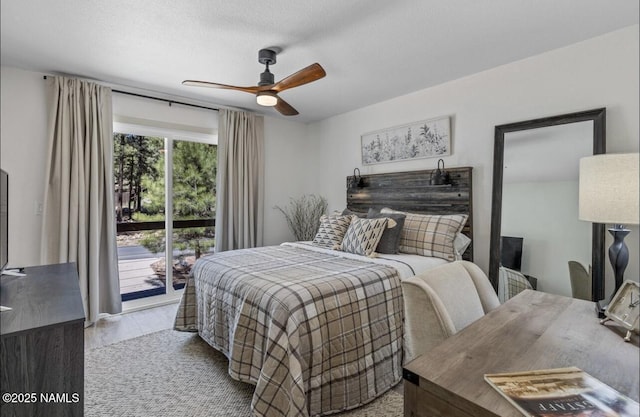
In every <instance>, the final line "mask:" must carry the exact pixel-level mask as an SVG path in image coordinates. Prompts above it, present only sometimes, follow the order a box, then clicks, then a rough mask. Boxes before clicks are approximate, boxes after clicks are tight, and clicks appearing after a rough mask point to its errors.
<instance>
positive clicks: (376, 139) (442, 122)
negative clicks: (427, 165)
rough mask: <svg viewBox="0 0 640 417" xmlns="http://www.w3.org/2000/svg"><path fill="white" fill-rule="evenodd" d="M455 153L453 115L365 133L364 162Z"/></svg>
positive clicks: (363, 145)
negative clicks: (452, 137) (452, 131)
mask: <svg viewBox="0 0 640 417" xmlns="http://www.w3.org/2000/svg"><path fill="white" fill-rule="evenodd" d="M450 154H451V129H450V119H449V117H443V118H440V119H433V120H426V121H421V122H415V123H410V124H406V125H402V126H396V127H392V128H389V129H383V130H379V131H376V132H371V133H366V134H364V135H362V163H363V164H364V165H370V164H379V163H383V162H394V161H404V160H408V159H417V158H437V157H441V156H445V155H450Z"/></svg>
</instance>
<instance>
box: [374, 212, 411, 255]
mask: <svg viewBox="0 0 640 417" xmlns="http://www.w3.org/2000/svg"><path fill="white" fill-rule="evenodd" d="M384 217H387V218H390V219H393V220H394V221H395V223H396V224H395V226H391V225H389V224H387V228H386V229H384V232H383V233H382V237H381V238H380V242H378V246H377V247H376V252H377V253H388V254H396V253H398V251H399V249H400V236H401V235H402V228H403V227H404V219H405V218H406V217H407V216H405V215H404V214H402V213H380V212H379V211H378V210H376V209H372V208H370V209H369V213H367V218H368V219H378V218H384Z"/></svg>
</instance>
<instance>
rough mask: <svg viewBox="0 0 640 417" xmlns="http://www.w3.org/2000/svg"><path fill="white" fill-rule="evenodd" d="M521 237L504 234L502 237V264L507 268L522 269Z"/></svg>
mask: <svg viewBox="0 0 640 417" xmlns="http://www.w3.org/2000/svg"><path fill="white" fill-rule="evenodd" d="M523 240H524V239H523V238H521V237H512V236H502V237H501V238H500V264H501V265H502V266H504V267H506V268H509V269H513V270H515V271H520V268H521V267H522V241H523Z"/></svg>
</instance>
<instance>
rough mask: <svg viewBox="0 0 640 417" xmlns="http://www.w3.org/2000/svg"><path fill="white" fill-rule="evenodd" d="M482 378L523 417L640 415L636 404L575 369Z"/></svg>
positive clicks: (630, 416)
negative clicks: (523, 416)
mask: <svg viewBox="0 0 640 417" xmlns="http://www.w3.org/2000/svg"><path fill="white" fill-rule="evenodd" d="M484 378H485V380H486V381H487V382H488V383H489V384H491V386H493V387H494V388H495V389H496V390H497V391H498V392H499V393H500V394H502V395H503V396H504V397H505V398H506V399H507V400H509V401H510V402H511V403H512V404H513V405H514V406H515V407H516V408H517V409H518V410H520V411H521V412H522V413H523V414H524V415H525V416H531V417H574V416H581V417H582V416H584V417H639V416H640V405H639V404H638V403H637V402H636V401H634V400H632V399H630V398H628V397H626V396H625V395H622V394H621V393H619V392H618V391H616V390H615V389H613V388H611V387H610V386H608V385H607V384H605V383H603V382H601V381H600V380H598V379H596V378H594V377H592V376H591V375H589V374H587V373H586V372H584V371H582V370H581V369H578V368H575V367H572V368H556V369H543V370H535V371H526V372H512V373H502V374H486V375H485V376H484Z"/></svg>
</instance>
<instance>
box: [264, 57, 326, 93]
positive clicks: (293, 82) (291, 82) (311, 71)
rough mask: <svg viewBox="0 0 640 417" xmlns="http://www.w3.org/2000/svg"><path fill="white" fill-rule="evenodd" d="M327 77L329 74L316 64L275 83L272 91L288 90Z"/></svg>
mask: <svg viewBox="0 0 640 417" xmlns="http://www.w3.org/2000/svg"><path fill="white" fill-rule="evenodd" d="M325 75H327V73H326V72H325V71H324V68H322V66H321V65H320V64H318V63H317V62H316V63H315V64H311V65H309V66H308V67H306V68H303V69H301V70H300V71H298V72H296V73H294V74H291V75H290V76H288V77H286V78H283V79H282V80H280V81H278V82H277V83H275V84H274V85H273V86H272V87H271V89H272V90H275V91H277V92H280V91H284V90H286V89H288V88H293V87H298V86H300V85H304V84H307V83H310V82H312V81H316V80H319V79H320V78H322V77H324V76H325Z"/></svg>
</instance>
